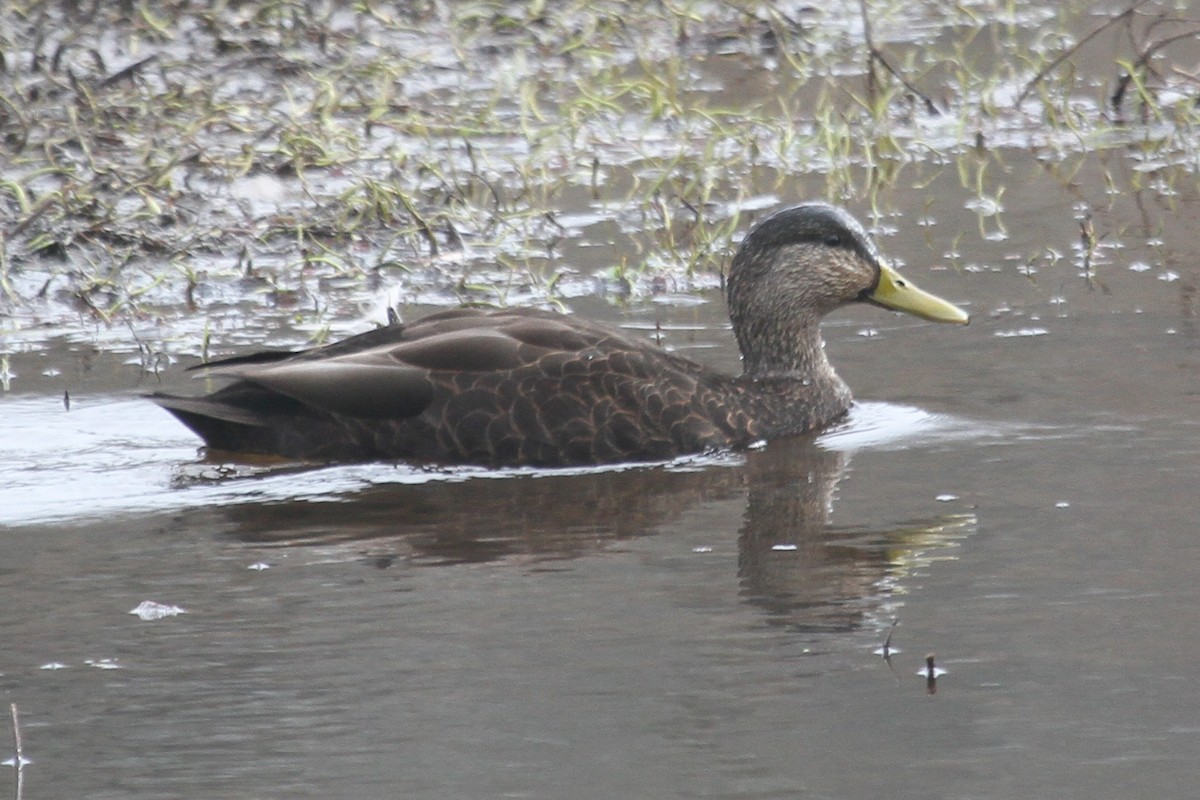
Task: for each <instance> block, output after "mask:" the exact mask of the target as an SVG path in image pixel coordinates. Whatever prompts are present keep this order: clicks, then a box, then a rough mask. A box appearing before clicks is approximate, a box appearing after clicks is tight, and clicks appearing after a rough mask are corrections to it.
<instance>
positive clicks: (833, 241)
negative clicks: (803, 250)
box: [825, 233, 842, 247]
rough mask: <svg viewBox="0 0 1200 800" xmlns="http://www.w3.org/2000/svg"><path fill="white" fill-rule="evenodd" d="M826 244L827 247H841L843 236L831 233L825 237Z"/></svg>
mask: <svg viewBox="0 0 1200 800" xmlns="http://www.w3.org/2000/svg"><path fill="white" fill-rule="evenodd" d="M825 245H826V246H827V247H841V245H842V237H841V236H838V235H837V234H836V233H831V234H829V235H828V236H826V237H825Z"/></svg>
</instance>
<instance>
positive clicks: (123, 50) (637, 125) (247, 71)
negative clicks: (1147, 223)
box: [0, 0, 1200, 322]
mask: <svg viewBox="0 0 1200 800" xmlns="http://www.w3.org/2000/svg"><path fill="white" fill-rule="evenodd" d="M83 5H84V6H86V8H76V4H74V3H69V2H66V1H65V0H62V2H52V1H51V0H45V1H44V2H33V1H32V0H26V2H21V1H20V0H17V2H14V3H11V4H9V5H8V6H6V8H7V10H5V11H0V14H3V15H5V16H6V19H5V20H4V21H3V24H0V52H3V53H4V58H5V62H4V65H3V69H0V121H2V123H3V126H2V130H3V138H2V139H0V219H3V220H4V221H3V222H2V223H0V225H2V228H0V233H2V236H0V312H4V313H8V314H13V315H18V316H19V315H20V314H22V313H24V311H23V309H25V308H26V307H27V306H28V305H29V304H31V303H33V302H35V301H37V300H38V299H39V295H41V299H45V300H49V301H54V300H71V301H75V302H79V303H82V304H83V307H84V310H85V311H86V312H87V313H89V314H91V315H93V316H95V317H96V318H98V319H100V320H102V321H106V322H107V321H111V320H113V319H115V318H142V317H150V316H163V317H172V316H175V315H178V314H180V313H185V314H190V313H193V309H195V310H199V311H206V312H207V313H210V314H217V313H223V312H221V311H220V310H219V309H217V307H216V306H215V305H212V304H211V303H210V304H209V305H207V306H206V302H208V301H206V299H205V298H206V297H209V296H210V295H211V294H218V295H221V296H223V297H226V298H227V296H228V294H229V293H230V288H229V287H235V286H236V284H235V283H234V282H235V281H237V280H239V279H240V278H241V277H243V272H244V270H242V269H241V267H240V265H241V264H243V263H244V262H247V261H250V260H253V261H254V262H255V263H256V264H257V265H258V266H257V267H256V274H257V275H258V277H260V278H262V279H264V280H266V281H268V282H269V284H270V285H271V286H272V287H274V289H275V290H277V291H279V292H296V291H298V287H300V286H301V285H302V284H303V283H304V282H306V281H311V280H313V279H317V280H320V279H322V278H328V277H331V276H337V277H338V278H339V279H341V280H348V281H351V282H352V283H353V282H354V281H357V282H358V284H359V285H360V288H359V290H358V291H357V292H356V291H355V290H354V289H353V287H351V288H350V289H348V290H346V291H345V292H344V294H343V295H340V296H338V297H335V298H334V300H333V307H332V310H329V308H330V307H329V305H328V304H316V305H315V306H314V307H315V309H317V310H312V311H303V312H301V311H297V312H295V313H297V314H301V313H307V314H320V313H331V314H337V313H339V308H340V306H339V302H338V301H339V299H340V300H341V301H342V302H343V303H345V302H349V303H351V304H353V303H356V302H357V299H356V298H357V297H358V295H359V294H362V293H364V292H366V291H368V290H370V289H371V288H372V287H373V286H374V284H373V283H372V281H373V280H374V279H375V278H376V277H378V276H379V275H380V274H382V273H381V270H385V269H386V270H387V272H386V274H387V275H388V276H389V277H390V279H391V280H407V281H418V280H422V279H423V278H421V277H419V275H425V274H427V272H428V269H435V270H438V271H440V272H441V273H443V274H445V276H446V277H447V281H446V283H447V285H449V286H456V287H458V288H457V289H455V290H454V291H450V292H447V293H446V298H445V299H446V301H447V302H451V301H453V300H455V299H456V298H461V297H463V296H464V293H468V292H467V290H468V289H469V296H470V297H471V298H473V299H475V298H477V297H478V296H481V295H487V293H488V292H490V293H491V299H492V300H493V301H496V302H503V301H504V299H505V298H506V296H508V292H509V288H510V287H511V286H512V285H514V284H517V283H519V284H521V285H529V286H532V287H535V291H534V292H533V294H532V295H530V294H528V293H525V292H522V293H521V295H520V297H521V300H522V301H530V300H531V299H532V300H534V301H537V300H541V301H542V302H552V301H553V299H554V292H555V287H556V285H557V283H558V282H557V279H555V278H553V277H542V276H536V275H535V276H533V277H532V278H530V277H521V278H519V279H518V278H516V277H514V275H515V274H516V273H524V272H527V271H530V270H531V264H538V265H544V268H545V269H546V272H547V276H554V275H559V274H561V273H560V269H561V266H560V265H559V264H558V263H557V260H558V258H559V256H558V253H557V250H558V249H559V247H558V246H559V244H560V242H561V241H562V240H563V239H564V238H566V239H575V240H579V241H583V242H587V243H590V244H608V242H607V241H605V238H604V237H606V236H608V235H609V234H608V233H605V232H600V233H597V232H594V231H591V230H589V229H588V228H587V227H586V226H585V227H580V228H564V227H563V226H561V225H559V224H558V222H557V220H556V218H557V215H558V214H559V212H562V211H578V210H580V209H590V210H592V211H594V212H596V213H597V214H598V215H600V216H602V217H604V218H606V219H608V220H610V221H611V222H612V223H613V224H615V225H616V226H617V228H618V229H619V230H620V231H621V232H622V233H623V234H624V235H625V236H626V237H627V239H628V241H627V243H625V244H622V245H621V248H620V249H617V250H614V251H613V252H612V254H611V261H610V263H611V265H614V266H616V267H617V269H618V270H619V271H620V272H622V274H623V278H625V279H629V278H636V277H637V276H638V275H645V274H652V275H653V274H665V275H672V274H676V275H689V274H693V273H696V272H710V273H711V272H715V271H717V270H718V269H719V268H720V265H721V261H722V256H723V253H724V251H725V249H726V245H727V242H728V239H729V236H730V235H731V234H732V232H733V231H734V230H735V229H736V227H737V226H738V222H739V208H740V207H741V206H743V205H744V204H745V203H746V201H749V200H752V199H756V198H759V197H760V196H769V195H780V196H784V197H794V196H795V195H796V190H795V184H794V181H795V180H796V179H797V178H798V177H801V176H812V177H813V178H814V179H815V180H814V183H819V184H820V185H823V186H824V194H825V195H826V196H827V197H828V198H830V199H834V200H847V199H852V200H854V201H855V202H856V204H860V205H865V206H866V207H868V208H870V209H871V210H872V212H873V213H874V214H875V215H876V216H877V217H879V218H882V217H884V216H886V215H887V214H889V213H890V212H891V211H892V205H893V204H892V200H891V192H892V190H893V188H894V187H896V186H898V185H902V184H904V183H907V184H908V185H912V184H918V185H919V184H922V183H926V182H929V181H931V180H932V177H931V176H932V175H935V174H936V173H938V172H939V171H941V170H943V169H947V168H950V169H957V170H958V171H959V174H960V177H961V184H962V186H963V187H964V191H965V192H966V195H965V197H964V200H966V199H970V198H972V197H973V198H975V199H976V201H977V203H978V208H979V209H980V211H979V215H980V227H979V235H981V236H984V237H996V236H1001V235H1003V232H1004V225H1003V219H1002V209H1001V208H1000V204H999V199H1000V197H1002V195H1003V193H1004V189H1005V185H1004V182H1005V181H1006V180H1008V179H1010V178H1008V177H1006V173H1005V170H1004V169H1002V168H999V167H1002V166H1003V164H1002V161H1001V159H1002V157H1003V149H1004V148H1005V147H1012V146H1014V145H1013V144H1012V142H1013V141H1015V140H1017V139H1020V140H1022V141H1024V142H1027V143H1028V144H1027V145H1026V146H1028V147H1030V148H1034V149H1036V150H1037V152H1038V156H1039V158H1041V159H1042V160H1043V161H1044V162H1045V163H1047V165H1048V166H1047V172H1048V174H1051V175H1061V176H1062V177H1061V180H1063V181H1064V182H1069V181H1070V180H1071V176H1072V174H1073V173H1074V172H1075V171H1077V170H1078V169H1079V166H1080V164H1081V163H1082V161H1083V160H1084V159H1087V158H1093V157H1096V156H1095V155H1093V154H1097V153H1103V151H1105V150H1111V149H1113V148H1116V147H1125V146H1135V147H1136V148H1138V153H1137V157H1138V158H1139V159H1141V160H1142V162H1143V163H1148V164H1154V165H1155V169H1154V171H1153V174H1147V172H1146V170H1135V171H1132V172H1131V173H1130V177H1129V178H1126V180H1137V181H1144V182H1145V185H1146V186H1147V187H1149V188H1150V189H1152V190H1153V189H1154V187H1157V186H1164V187H1168V188H1169V187H1170V186H1171V184H1172V182H1173V181H1175V180H1176V173H1177V172H1178V169H1179V165H1181V164H1183V165H1186V164H1187V163H1189V162H1192V163H1194V162H1195V160H1196V158H1197V152H1196V145H1195V136H1194V127H1195V125H1196V124H1197V122H1198V121H1200V120H1198V119H1197V116H1198V115H1197V111H1196V104H1195V102H1194V101H1195V98H1196V95H1197V85H1198V83H1200V81H1198V80H1197V79H1196V77H1195V76H1194V75H1192V74H1191V73H1188V72H1185V71H1183V70H1180V69H1176V68H1174V67H1173V66H1172V64H1171V57H1172V54H1173V52H1174V50H1175V48H1176V47H1177V46H1178V45H1179V44H1180V43H1183V42H1185V41H1187V38H1188V36H1189V35H1190V36H1191V37H1193V38H1194V36H1195V34H1196V31H1197V29H1200V22H1198V21H1196V20H1180V19H1175V18H1173V17H1171V16H1170V15H1168V13H1167V12H1168V11H1169V10H1170V9H1169V8H1168V5H1167V4H1165V3H1155V2H1149V0H1139V1H1138V2H1133V3H1132V4H1131V5H1130V6H1128V10H1127V11H1126V12H1125V13H1123V14H1120V15H1118V16H1117V17H1115V18H1113V19H1111V20H1108V19H1105V20H1099V18H1095V17H1092V16H1090V15H1089V9H1090V7H1091V4H1089V3H1083V2H1079V3H1074V4H1068V5H1065V6H1055V7H1053V8H1051V9H1050V10H1048V11H1047V10H1045V6H1044V4H1038V3H1033V2H1032V0H1027V2H1010V3H1006V4H1002V5H1001V6H999V7H996V8H995V9H993V10H991V11H987V12H984V11H979V10H973V9H971V8H967V7H962V6H961V4H960V5H957V6H948V5H944V4H934V3H927V4H917V5H914V4H911V3H895V2H891V1H890V0H885V1H884V2H870V3H863V4H860V5H859V6H858V7H857V8H853V9H849V10H848V9H846V8H844V7H843V8H840V9H835V10H831V11H827V12H821V11H811V10H810V11H796V12H794V13H792V14H791V15H789V14H788V13H784V12H781V11H779V10H776V9H774V8H773V7H771V6H770V4H746V3H741V2H735V1H734V0H724V1H722V0H708V1H707V2H699V0H675V1H674V2H670V3H643V2H634V1H633V0H610V1H609V2H606V3H595V2H591V0H589V1H588V2H585V1H584V0H564V2H557V3H544V2H537V1H536V0H530V2H525V3H508V2H504V3H501V2H494V1H493V0H463V1H462V2H454V3H447V4H421V3H413V4H402V5H401V6H394V5H392V4H383V3H365V4H360V5H358V6H347V5H345V4H331V5H330V6H328V8H327V9H325V10H316V9H314V8H313V7H311V6H310V4H306V3H298V2H282V3H266V4H257V3H252V4H240V5H235V6H224V7H220V8H219V10H208V9H207V8H206V7H203V4H200V7H196V6H195V4H182V3H177V2H176V3H172V2H170V1H168V2H166V3H160V4H145V3H139V4H132V5H130V4H106V3H92V4H83ZM322 8H325V7H324V6H322ZM860 9H861V12H862V13H861V14H860V13H859V11H860ZM1105 48H1107V50H1106V49H1105ZM1109 51H1111V53H1112V55H1111V58H1110V59H1109V61H1108V62H1107V70H1108V72H1107V73H1102V74H1098V75H1091V74H1082V72H1081V71H1080V70H1081V69H1082V67H1081V66H1079V64H1082V63H1083V62H1081V61H1080V62H1078V63H1077V59H1076V58H1075V56H1078V55H1080V54H1081V53H1088V54H1089V55H1092V56H1094V55H1095V53H1096V52H1101V53H1104V52H1109ZM1093 60H1094V59H1093ZM1097 86H1099V87H1101V88H1099V89H1098V88H1096V87H1097ZM1132 120H1136V121H1137V123H1138V127H1137V128H1136V129H1135V128H1133V127H1131V121H1132ZM1122 126H1125V127H1124V128H1123V127H1122ZM996 142H1002V143H1003V144H1002V145H1001V144H996ZM1131 143H1132V144H1131ZM991 167H997V168H991ZM1105 174H1111V173H1110V172H1109V171H1108V170H1107V168H1105ZM262 176H269V177H270V178H271V179H272V180H273V181H275V182H276V183H278V185H279V186H280V187H281V188H280V191H279V192H278V193H277V196H274V197H272V198H270V199H269V201H268V200H263V199H261V198H255V197H252V196H246V195H245V194H244V193H241V192H239V191H234V190H233V188H231V187H233V186H234V185H236V184H237V183H238V182H239V180H247V179H256V178H259V177H262ZM1115 180H1118V179H1115V178H1114V181H1115ZM989 202H990V205H989ZM985 212H986V213H985ZM985 218H986V220H987V223H986V224H985ZM603 227H604V226H598V227H597V230H599V229H600V228H603ZM590 237H597V238H596V239H595V240H594V241H593V240H592V239H591V238H590ZM448 255H453V256H454V258H447V256H448ZM496 263H500V264H502V265H504V268H502V269H500V270H495V269H490V270H488V271H487V273H486V274H487V276H488V277H487V280H486V282H485V283H480V282H479V280H480V277H479V276H480V275H481V270H479V269H477V268H473V267H479V266H480V265H483V264H488V265H493V264H496ZM417 267H420V268H421V269H420V270H417V269H415V268H417ZM392 268H399V269H392ZM418 273H419V274H418ZM401 276H409V277H407V278H403V277H401ZM218 284H219V285H218ZM206 290H208V291H206ZM233 293H234V294H236V291H234V292H233ZM539 293H540V294H539ZM181 300H186V303H184V304H180V301H181ZM234 305H235V304H234ZM64 307H66V306H65V304H64ZM228 307H233V305H229V306H228ZM320 309H326V310H325V311H321V310H320ZM42 313H43V314H44V313H45V311H44V310H43V312H42ZM65 316H67V315H64V317H65Z"/></svg>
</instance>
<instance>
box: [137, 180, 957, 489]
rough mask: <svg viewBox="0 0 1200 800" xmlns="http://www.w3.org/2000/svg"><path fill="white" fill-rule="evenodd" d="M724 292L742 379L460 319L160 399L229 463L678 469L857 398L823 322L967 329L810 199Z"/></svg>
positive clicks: (784, 431) (773, 224) (625, 350)
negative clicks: (842, 313) (843, 318)
mask: <svg viewBox="0 0 1200 800" xmlns="http://www.w3.org/2000/svg"><path fill="white" fill-rule="evenodd" d="M725 296H726V301H727V305H728V310H729V317H730V321H731V323H732V328H733V334H734V337H735V338H736V340H737V345H738V348H739V350H740V351H741V360H742V373H741V374H740V375H727V374H723V373H721V372H719V371H717V370H714V369H712V368H710V367H708V366H705V365H703V364H701V363H698V362H696V361H693V360H691V359H689V358H685V357H683V356H681V355H678V354H675V353H672V352H670V351H668V350H666V349H664V348H662V347H661V346H659V345H658V344H656V343H654V342H652V341H650V340H649V339H645V338H641V337H639V336H637V335H636V334H633V333H630V332H629V331H625V330H621V329H619V328H616V327H613V326H610V325H606V324H601V323H598V322H592V321H588V320H586V319H580V318H577V317H575V316H571V315H567V314H562V313H558V312H554V311H546V310H540V309H530V308H501V309H482V308H460V309H455V310H449V311H442V312H438V313H434V314H431V315H428V316H425V317H423V318H421V319H418V320H416V321H415V322H411V323H408V324H404V323H401V322H399V321H394V322H392V323H391V324H388V325H387V326H385V327H380V328H377V329H375V330H372V331H368V332H366V333H362V334H359V335H356V336H352V337H350V338H348V339H345V340H342V341H339V342H336V343H333V344H328V345H324V346H319V347H314V348H310V349H304V350H298V351H272V352H262V353H255V354H253V355H248V356H240V357H233V358H227V359H223V360H218V361H213V362H210V363H207V364H201V365H198V366H196V367H193V368H192V369H198V370H202V372H203V375H205V376H208V377H211V378H219V379H224V380H228V381H229V383H228V385H225V386H223V388H220V389H218V390H216V391H214V392H212V393H210V394H207V395H203V396H183V395H175V394H168V393H155V394H152V395H150V396H149V399H151V400H152V401H153V402H155V403H157V404H158V405H159V406H161V407H163V408H164V409H166V410H167V411H169V412H170V413H171V414H173V415H175V417H177V418H178V419H179V420H180V421H181V422H182V423H183V424H184V425H186V426H187V427H188V428H190V429H191V430H192V431H193V432H195V433H196V434H197V435H198V436H199V437H200V438H201V439H202V440H203V441H204V443H205V447H206V452H207V453H208V455H209V456H210V457H212V456H213V455H214V454H216V453H222V454H224V453H228V454H257V455H267V456H277V457H282V458H285V459H289V460H300V461H316V462H364V461H408V462H420V463H428V464H445V465H451V464H474V465H482V466H488V467H509V466H537V467H565V466H586V465H597V464H611V463H620V462H641V461H662V460H671V459H674V458H677V457H680V456H684V455H689V454H698V453H704V452H709V451H721V450H737V449H744V448H747V447H750V446H752V445H755V444H756V443H759V442H763V441H769V440H771V439H776V438H779V437H784V436H795V435H802V434H810V433H814V432H817V431H820V430H821V429H823V428H826V427H828V426H829V425H830V424H832V423H834V422H836V421H837V420H839V419H840V418H841V417H843V416H844V415H845V414H846V412H847V411H848V409H849V408H850V406H851V403H852V395H851V392H850V389H849V387H848V386H847V385H846V383H845V382H844V381H843V380H842V379H841V378H840V377H839V376H838V375H837V373H836V372H835V371H834V369H833V366H832V365H831V364H830V362H829V360H828V358H827V356H826V353H825V346H824V342H823V341H822V338H821V332H820V323H821V320H822V319H823V318H824V317H825V316H826V315H827V314H829V313H831V312H833V311H835V310H837V309H839V308H842V307H844V306H847V305H851V304H855V303H868V304H871V305H875V306H879V307H882V308H884V309H890V310H892V311H898V312H904V313H907V314H911V315H914V316H916V317H919V318H922V319H925V320H930V321H934V322H943V323H956V324H967V323H968V322H969V321H970V317H969V316H968V314H967V313H966V312H965V311H964V310H962V309H961V308H959V307H958V306H956V305H954V304H953V303H951V302H949V301H947V300H945V299H943V298H941V297H938V296H937V295H934V294H931V293H929V292H926V291H923V290H921V289H919V288H918V287H917V286H916V285H915V284H914V283H913V282H912V281H911V280H909V279H908V278H907V277H904V276H902V275H901V273H900V272H898V271H897V270H896V269H895V268H894V267H893V266H891V265H890V264H888V263H887V262H886V261H885V260H884V258H883V257H882V256H881V254H880V252H879V250H878V249H877V247H876V246H875V244H874V242H873V241H872V239H871V237H870V236H869V235H868V233H867V232H866V230H865V229H864V228H863V226H862V225H861V224H860V223H859V222H858V220H856V219H855V218H854V216H853V215H851V214H850V213H849V212H848V211H846V210H845V209H843V208H841V207H839V206H834V205H830V204H827V203H823V202H806V203H800V204H798V205H792V206H787V207H784V208H781V209H779V210H776V211H774V212H772V213H770V214H768V215H766V216H764V217H763V218H762V219H760V220H759V221H758V222H757V223H755V224H754V225H753V226H752V227H751V228H750V230H749V231H748V232H747V233H746V234H745V236H744V237H743V239H742V241H741V243H740V244H739V245H738V247H737V250H736V252H735V254H734V256H733V259H732V261H731V262H730V266H729V270H728V274H727V276H726V279H725Z"/></svg>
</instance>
